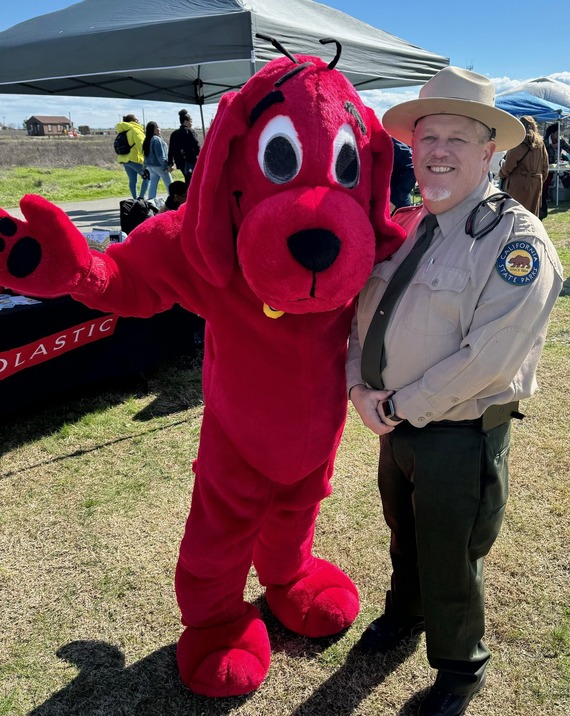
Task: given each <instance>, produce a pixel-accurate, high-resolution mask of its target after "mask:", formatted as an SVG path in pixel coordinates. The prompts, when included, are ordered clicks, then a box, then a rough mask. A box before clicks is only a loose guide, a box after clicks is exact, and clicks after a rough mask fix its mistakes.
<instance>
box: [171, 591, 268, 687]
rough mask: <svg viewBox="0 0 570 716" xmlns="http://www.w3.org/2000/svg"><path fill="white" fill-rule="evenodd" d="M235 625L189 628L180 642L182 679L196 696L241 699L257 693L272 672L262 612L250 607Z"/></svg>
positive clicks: (178, 652) (179, 663)
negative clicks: (245, 695) (244, 695)
mask: <svg viewBox="0 0 570 716" xmlns="http://www.w3.org/2000/svg"><path fill="white" fill-rule="evenodd" d="M247 606H248V610H247V612H246V614H245V615H244V616H242V617H240V618H239V619H237V620H236V621H235V622H231V623H230V624H223V625H221V626H216V627H209V628H194V627H187V628H186V630H185V631H184V632H183V633H182V635H181V637H180V639H179V641H178V649H177V652H176V658H177V661H178V670H179V671H180V677H181V678H182V681H183V682H184V684H186V686H187V687H188V688H189V689H190V690H191V691H193V692H194V693H196V694H202V695H204V696H217V697H224V696H241V695H243V694H248V693H249V692H250V691H255V689H257V688H258V687H259V686H260V685H261V683H262V681H263V680H264V679H265V677H266V675H267V672H268V670H269V663H270V659H271V650H270V645H269V637H268V636H267V629H266V627H265V624H264V623H263V621H262V619H261V616H260V613H259V610H258V609H257V608H256V607H254V606H253V605H252V604H248V605H247Z"/></svg>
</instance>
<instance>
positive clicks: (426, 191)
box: [421, 186, 451, 201]
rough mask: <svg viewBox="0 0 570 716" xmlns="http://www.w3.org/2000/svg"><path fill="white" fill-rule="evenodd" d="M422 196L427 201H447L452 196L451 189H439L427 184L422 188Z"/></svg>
mask: <svg viewBox="0 0 570 716" xmlns="http://www.w3.org/2000/svg"><path fill="white" fill-rule="evenodd" d="M421 194H422V197H423V198H424V200H427V201H445V200H446V199H449V197H450V196H451V189H438V188H436V187H431V186H427V187H424V188H423V189H422V192H421Z"/></svg>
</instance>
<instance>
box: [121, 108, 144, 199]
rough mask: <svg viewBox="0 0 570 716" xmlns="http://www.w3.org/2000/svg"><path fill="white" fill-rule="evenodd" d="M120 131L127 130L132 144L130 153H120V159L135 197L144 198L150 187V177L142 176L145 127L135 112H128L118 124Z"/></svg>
mask: <svg viewBox="0 0 570 716" xmlns="http://www.w3.org/2000/svg"><path fill="white" fill-rule="evenodd" d="M116 130H117V133H118V132H125V131H126V132H127V139H128V141H129V144H130V146H131V151H130V152H129V154H119V156H118V161H119V163H120V164H122V165H123V169H124V170H125V172H126V173H127V177H128V178H129V189H130V192H131V196H132V197H133V199H144V198H145V194H146V190H147V189H148V179H144V178H143V177H142V174H143V161H144V155H143V142H144V129H143V126H142V124H140V122H139V120H138V119H137V118H136V117H135V115H134V114H126V115H125V116H124V117H123V121H122V122H119V123H118V124H117V126H116ZM139 177H140V178H141V186H140V190H139V191H137V184H138V180H139Z"/></svg>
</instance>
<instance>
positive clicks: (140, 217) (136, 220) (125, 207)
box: [119, 199, 158, 234]
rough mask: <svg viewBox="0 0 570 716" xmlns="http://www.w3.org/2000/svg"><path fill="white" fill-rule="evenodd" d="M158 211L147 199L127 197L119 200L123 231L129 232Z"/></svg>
mask: <svg viewBox="0 0 570 716" xmlns="http://www.w3.org/2000/svg"><path fill="white" fill-rule="evenodd" d="M156 213H158V209H157V207H156V206H154V204H151V203H150V201H147V200H146V199H125V200H124V201H120V202H119V216H120V222H121V231H124V232H125V234H129V233H130V232H131V231H132V230H133V229H135V228H136V227H137V226H138V225H139V224H142V222H143V221H145V220H146V219H149V218H150V217H151V216H154V215H155V214H156Z"/></svg>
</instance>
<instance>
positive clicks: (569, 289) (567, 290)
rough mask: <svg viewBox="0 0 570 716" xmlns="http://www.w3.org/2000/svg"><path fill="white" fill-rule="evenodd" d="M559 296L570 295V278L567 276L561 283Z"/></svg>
mask: <svg viewBox="0 0 570 716" xmlns="http://www.w3.org/2000/svg"><path fill="white" fill-rule="evenodd" d="M560 295H561V296H570V278H567V279H566V280H565V281H564V283H563V284H562V290H561V291H560Z"/></svg>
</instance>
